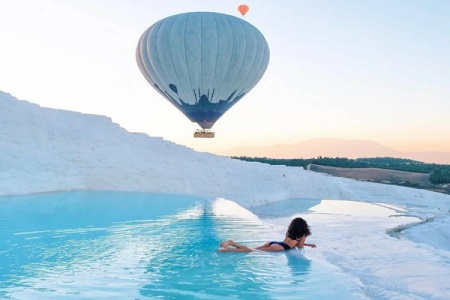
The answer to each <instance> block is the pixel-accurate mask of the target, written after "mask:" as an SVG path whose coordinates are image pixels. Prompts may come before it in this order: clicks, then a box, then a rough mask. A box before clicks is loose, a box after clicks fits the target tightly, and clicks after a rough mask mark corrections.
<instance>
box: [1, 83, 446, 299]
mask: <svg viewBox="0 0 450 300" xmlns="http://www.w3.org/2000/svg"><path fill="white" fill-rule="evenodd" d="M0 120H2V126H0V141H1V143H0V166H1V172H0V220H9V219H10V217H11V216H12V215H14V217H18V218H20V216H22V217H23V214H18V213H17V211H16V209H20V208H21V207H22V205H24V202H23V200H24V199H26V198H25V196H23V195H30V196H33V195H34V197H38V196H39V197H45V195H47V193H52V195H57V193H55V192H56V191H57V192H69V193H68V194H66V195H71V193H70V192H71V191H81V192H80V193H75V194H74V196H75V197H74V198H70V200H75V202H72V201H70V202H71V203H78V204H80V202H77V201H76V199H75V198H77V195H78V196H79V195H83V194H84V195H89V194H88V193H85V192H87V191H109V193H108V194H106V196H104V197H105V198H104V199H106V200H107V201H108V203H110V202H109V200H111V193H113V192H115V191H130V192H145V193H150V194H158V195H161V194H163V195H165V197H166V196H167V197H168V198H171V197H172V199H173V197H174V195H177V196H178V197H179V198H183V199H182V200H188V199H186V197H187V198H191V199H192V197H193V198H194V199H195V198H196V197H200V198H204V199H211V200H213V199H222V200H221V201H220V202H222V203H223V202H224V201H225V202H226V203H225V204H226V205H220V207H221V208H220V209H218V211H219V212H220V213H221V215H222V216H224V217H225V218H226V219H227V220H230V219H231V220H233V218H235V217H237V216H239V215H241V216H249V217H250V216H253V217H254V215H253V214H255V215H257V216H259V218H260V219H261V221H262V222H264V223H265V224H267V225H269V226H270V228H272V229H273V232H271V231H270V230H268V231H267V232H265V231H264V232H263V233H262V234H263V235H264V236H267V238H268V239H269V240H270V239H271V238H274V239H275V238H277V239H278V238H279V237H282V236H283V235H284V234H285V232H286V226H287V224H289V222H290V220H291V219H292V218H293V216H300V217H303V218H305V219H306V220H308V224H309V225H310V226H311V229H312V236H311V237H308V242H310V243H315V244H317V248H314V249H309V248H308V249H305V252H304V255H305V256H306V257H307V258H308V259H311V260H312V262H313V263H315V262H326V263H327V264H329V265H330V266H331V267H332V269H334V270H335V271H336V272H339V273H340V274H342V273H344V274H345V275H344V274H343V275H344V276H340V278H341V279H342V278H344V277H345V278H349V279H351V280H352V282H353V283H355V282H356V284H357V285H358V287H360V291H361V293H360V294H356V295H355V297H354V298H351V299H361V297H359V296H363V297H362V298H363V299H366V298H369V299H374V300H376V299H427V300H432V299H434V300H444V299H446V300H447V299H450V289H449V287H450V286H449V282H450V281H449V278H450V214H449V207H448V203H449V202H450V195H446V194H442V193H435V192H431V191H426V190H423V189H413V188H406V187H400V186H396V185H389V184H377V183H373V182H363V181H357V180H352V179H348V178H339V177H333V176H328V175H326V174H322V173H316V172H312V171H308V170H304V169H303V168H293V167H287V166H271V165H268V164H262V163H251V162H245V161H241V160H235V159H231V158H229V157H224V156H219V155H212V154H209V153H200V152H198V151H193V150H192V149H189V148H186V147H182V146H179V145H177V144H175V143H172V142H168V141H165V140H163V139H160V138H155V137H149V136H148V135H146V134H133V133H130V132H127V131H126V130H125V129H124V128H121V127H120V126H118V125H117V124H114V123H112V122H111V120H109V119H107V118H106V117H103V116H91V115H85V114H81V113H76V112H68V111H62V110H55V109H45V108H40V107H39V106H37V105H35V104H31V103H27V102H25V101H18V100H17V99H16V98H14V97H12V96H10V95H8V94H6V93H2V92H0ZM83 191H84V192H83ZM36 194H38V195H36ZM7 195H22V196H23V197H3V196H7ZM72 195H73V194H72ZM144 195H145V194H144ZM188 195H190V196H191V197H189V196H188ZM144 198H145V199H146V200H148V199H151V198H148V197H147V196H145V197H144ZM179 198H178V199H179ZM32 199H33V201H34V200H37V198H32ZM54 199H55V198H54ZM85 199H86V201H84V202H82V203H85V204H86V205H84V206H82V207H81V206H80V205H78V206H77V205H75V206H77V207H76V208H75V210H74V211H75V212H77V211H80V210H81V211H83V213H85V214H83V219H86V217H87V218H89V216H93V215H95V213H96V211H95V209H94V207H93V206H95V207H96V208H98V206H97V201H92V200H93V199H94V198H92V197H90V196H87V198H85ZM17 200H19V201H17ZM106 200H105V201H106ZM122 200H123V198H122ZM326 200H336V201H337V202H331V203H329V202H330V201H326ZM344 200H354V201H357V202H356V203H355V202H350V201H344ZM150 201H151V200H150ZM13 202H14V203H16V204H17V206H16V205H14V204H13ZM56 202H58V201H56ZM56 202H55V203H56ZM119 202H120V201H119ZM230 202H232V204H233V205H232V206H231V207H230V206H228V204H230ZM88 203H92V206H90V205H89V204H88ZM93 203H96V204H93ZM169 203H170V202H169ZM216 204H218V203H217V202H216ZM316 204H318V205H316ZM330 204H331V206H330ZM124 205H126V206H127V207H128V206H129V202H127V204H124ZM2 206H3V207H5V206H6V209H3V207H2ZM38 206H39V207H38ZM112 206H114V205H112ZM60 207H66V206H65V205H61V203H59V202H58V203H57V204H55V205H51V204H50V205H30V206H27V209H26V210H25V211H26V212H28V213H30V214H33V215H34V216H36V215H35V214H34V213H37V212H44V214H45V215H46V216H47V215H51V216H55V217H56V218H57V217H58V216H60V215H58V214H55V210H57V209H58V208H60ZM66 208H67V207H66ZM116 208H118V207H116ZM119 208H120V207H119ZM139 208H141V209H142V207H139ZM225 208H227V209H225ZM135 209H137V208H136V207H135ZM308 209H309V210H308ZM244 210H245V211H244ZM386 210H387V211H386ZM116 211H117V210H114V209H111V210H110V211H109V213H111V214H114V213H115V212H116ZM49 212H51V213H49ZM72 213H73V211H72ZM244 213H245V214H244ZM5 214H6V215H5ZM75 214H76V213H73V214H71V216H72V217H74V215H75ZM181 214H182V215H184V216H185V217H186V216H192V214H186V213H185V211H182V213H181ZM106 215H108V212H106ZM13 219H14V218H13ZM164 219H165V220H173V219H172V218H170V214H169V217H168V215H164ZM175 219H176V218H175ZM252 219H253V218H252ZM35 220H36V219H33V218H31V219H28V221H29V222H33V221H35ZM58 220H60V219H58ZM249 220H251V219H250V218H249ZM245 221H246V219H244V222H245ZM421 222H423V223H421ZM13 223H14V222H13ZM16 223H17V222H16ZM19 223H20V222H19ZM24 223H27V222H24ZM57 223H58V226H59V225H61V224H60V222H57ZM131 223H133V222H131ZM131 223H127V225H130V224H131ZM134 223H135V224H137V225H138V226H140V225H142V223H136V222H134ZM213 223H214V222H213ZM3 224H4V222H3V223H0V227H1V229H2V230H1V233H0V237H2V234H4V233H5V232H11V231H10V229H11V230H15V231H14V232H15V233H17V234H16V235H15V236H16V237H17V236H19V237H20V236H22V237H23V238H24V239H25V241H26V242H27V243H26V245H23V244H21V245H23V246H25V247H28V246H30V244H29V242H31V243H34V242H36V243H37V244H36V246H37V247H35V248H33V249H34V250H36V249H40V248H39V246H42V244H43V240H44V241H45V238H43V237H42V234H43V233H45V235H47V233H48V231H46V230H42V228H41V229H40V230H38V229H39V228H37V229H36V230H24V227H20V226H19V227H20V228H10V226H8V228H6V231H5V230H3V229H4V227H5V226H4V225H3ZM8 224H10V223H8ZM17 224H18V223H17ZM29 224H31V223H29ZM36 224H42V225H44V226H45V225H46V224H47V223H46V224H43V223H39V222H38V223H34V224H33V225H34V226H37V225H36ZM241 224H242V223H241ZM245 224H247V225H248V224H254V223H245ZM47 225H48V224H47ZM115 225H117V224H114V226H115ZM269 226H268V227H269ZM38 227H39V226H38ZM233 227H234V226H231V228H233ZM244 227H245V226H244ZM71 228H79V226H75V227H73V226H72V227H71ZM83 228H84V227H82V228H81V229H80V230H84V229H83ZM102 228H103V227H102ZM400 229H402V230H400ZM214 230H215V231H216V230H217V231H216V232H217V233H218V236H220V240H224V239H228V238H233V239H236V241H239V242H242V241H244V242H245V243H246V244H247V243H248V244H249V246H251V247H254V246H256V245H254V244H252V242H256V240H259V238H258V239H256V240H255V235H252V236H248V235H246V236H244V234H242V232H240V231H239V232H238V231H237V230H233V229H231V230H230V227H228V226H220V225H218V226H215V227H214ZM24 231H25V232H24ZM71 231H73V230H72V229H71ZM75 231H76V230H75ZM89 231H92V227H89ZM115 232H120V233H118V234H117V235H115V234H112V236H111V238H113V240H114V243H112V244H111V246H112V247H109V248H108V249H112V250H113V254H114V255H112V256H113V257H119V258H120V259H119V260H118V261H116V260H114V259H112V260H110V259H109V258H111V257H112V256H111V253H110V252H108V253H107V255H104V254H105V253H104V252H101V249H105V247H100V248H99V247H97V248H96V246H97V245H98V244H97V242H100V243H102V245H104V242H105V240H104V239H103V238H104V236H102V235H100V237H99V238H100V240H95V238H94V240H92V239H90V238H89V237H90V236H88V237H85V238H86V239H88V240H89V243H88V244H89V245H93V247H94V248H95V251H94V250H93V251H90V250H92V249H93V248H90V246H88V247H84V246H86V245H85V244H83V243H82V244H83V245H84V246H83V247H78V248H77V247H73V244H72V242H73V241H74V240H73V239H72V238H71V237H70V235H67V236H66V237H67V239H68V240H67V241H65V242H64V241H63V240H61V241H60V242H58V245H56V247H44V248H45V249H44V250H45V251H42V253H46V254H48V251H50V252H51V251H54V252H55V253H59V254H61V253H65V254H67V253H66V252H64V249H65V248H67V247H69V248H70V249H78V250H82V251H81V252H79V251H77V253H75V254H74V256H70V255H69V256H67V255H66V256H67V257H70V258H73V259H74V260H75V261H76V262H77V264H71V263H69V264H65V262H66V261H65V260H64V259H63V260H59V259H53V260H52V259H45V260H42V259H41V258H40V257H38V261H36V263H37V264H38V265H39V266H42V267H36V264H35V263H34V260H33V259H32V260H29V259H21V260H17V254H20V253H21V252H17V251H15V250H16V249H17V247H16V248H13V249H12V250H13V251H6V255H7V256H8V257H9V258H10V259H12V260H13V261H14V263H18V264H19V266H20V267H19V269H23V270H25V271H26V270H33V272H31V275H29V273H27V275H26V276H13V277H12V282H13V283H17V285H14V284H13V286H12V287H11V288H8V286H6V288H4V289H2V283H3V282H1V283H0V295H2V292H3V293H5V294H6V295H7V296H8V295H10V296H11V298H14V299H30V298H39V299H47V298H50V297H47V295H48V293H52V295H51V296H54V295H55V293H56V294H58V295H59V294H61V293H64V294H67V297H65V298H70V297H72V296H74V295H75V296H74V297H78V298H80V293H81V295H82V296H81V297H83V296H85V297H84V298H95V296H94V297H90V295H91V294H90V293H95V295H96V296H98V295H99V293H100V294H101V295H104V293H117V291H118V290H117V289H114V288H109V289H106V290H105V286H104V285H103V286H101V287H99V284H104V283H105V281H104V280H105V276H104V275H105V274H110V275H111V276H110V277H108V276H107V278H106V279H107V280H108V281H107V283H111V282H116V281H117V280H119V279H123V278H125V280H126V282H123V281H120V282H119V283H120V284H116V285H113V286H115V287H123V288H126V289H133V288H134V289H139V287H142V282H143V281H142V278H141V277H139V274H142V273H141V271H142V270H143V269H144V270H147V269H146V268H142V266H143V265H142V261H143V260H144V264H145V265H146V262H148V261H149V260H148V259H149V256H146V255H142V254H143V252H140V251H138V253H136V252H134V251H133V250H136V249H138V250H139V249H141V250H142V249H146V250H147V251H144V252H145V253H147V254H149V255H150V259H151V256H152V255H153V254H154V252H152V251H148V249H149V248H148V245H147V244H146V243H144V244H140V241H142V239H137V238H136V236H133V239H132V241H130V243H126V242H125V243H124V242H123V241H124V240H123V234H122V233H123V232H122V231H121V230H118V231H117V230H116V231H115ZM389 232H394V234H392V235H390V234H388V233H389ZM57 233H58V236H60V234H61V231H60V230H58V231H57ZM60 237H61V236H60ZM86 239H83V240H82V242H83V241H84V242H86ZM3 240H4V239H2V241H3ZM145 240H146V239H145ZM6 241H8V238H6ZM33 241H34V242H33ZM136 241H139V243H138V244H136V243H135V242H136ZM152 241H154V239H153V240H152ZM368 241H370V242H369V243H368ZM10 242H11V240H10ZM91 242H93V244H92V243H91ZM176 243H184V244H185V243H186V240H185V239H176V241H175V244H176ZM19 244H20V243H19ZM44 244H45V243H44ZM7 245H8V242H7ZM124 245H127V247H128V248H127V249H129V250H130V251H120V250H119V251H118V252H115V250H114V249H122V250H123V249H124V248H123V246H124ZM374 245H375V246H374ZM1 246H3V244H1ZM1 246H0V249H1ZM15 246H17V245H16V244H15ZM115 246H118V247H115ZM175 246H176V245H175ZM170 247H174V244H173V243H172V244H170ZM170 247H169V249H171V248H170ZM150 248H151V247H150ZM175 248H176V247H175ZM61 249H62V250H61ZM99 249H100V252H98V251H97V250H99ZM46 250H48V251H46ZM164 250H165V251H166V250H167V248H164ZM108 251H109V250H108ZM33 253H37V252H36V251H33ZM52 253H53V252H51V254H52ZM80 253H81V254H80ZM86 253H89V254H92V253H94V258H97V256H95V255H98V258H99V259H98V260H96V259H86V255H84V254H86ZM99 253H100V254H99ZM124 253H125V256H126V257H124ZM179 253H180V252H179V251H173V252H172V254H174V255H175V256H176V257H175V261H176V260H177V259H183V257H182V255H183V254H182V255H181V256H179V255H180V254H179ZM182 253H184V252H182ZM3 254H4V253H2V256H0V265H1V266H2V267H3V266H5V265H6V270H8V266H9V265H8V264H3V263H1V262H2V258H3V257H4V256H3ZM116 254H117V256H116ZM11 255H12V258H11ZM23 257H25V256H23ZM48 257H53V256H52V255H47V256H46V258H48ZM88 257H90V256H88ZM105 257H106V258H107V260H108V263H98V264H91V262H93V261H95V262H102V261H103V259H104V258H105ZM28 258H29V257H28ZM90 258H92V257H90ZM52 261H54V263H55V264H52ZM69 261H70V262H72V261H71V260H69ZM124 261H125V262H127V264H124V263H123V262H124ZM30 262H32V263H31V265H30ZM117 262H119V263H117ZM276 263H277V267H279V268H285V267H286V265H285V263H284V262H283V261H282V260H280V261H278V260H277V261H276ZM71 265H74V266H76V267H75V268H71V267H70V266H71ZM125 265H126V266H127V269H126V276H125V277H121V275H120V274H124V273H123V271H124V270H123V269H122V267H123V266H125ZM133 266H139V267H138V269H133ZM130 268H131V269H130ZM3 270H5V268H3ZM288 270H289V269H288ZM34 271H36V272H34ZM84 271H86V273H85V272H84ZM259 271H260V270H259ZM7 272H8V271H7ZM288 272H289V271H288ZM0 273H2V268H1V267H0ZM147 273H148V272H147ZM99 274H100V277H101V278H100V279H101V280H100V279H99V276H98V275H99ZM214 274H216V273H214ZM0 275H1V274H0ZM49 276H50V277H49ZM67 276H68V277H67ZM69 277H70V278H69ZM175 277H176V276H175ZM54 278H57V279H55V280H51V279H54ZM171 278H172V277H169V279H171ZM66 279H67V280H66ZM144 280H145V281H144V282H147V281H148V280H147V277H145V278H144ZM24 282H26V284H25V285H24ZM61 282H62V283H61ZM48 283H51V284H50V285H51V286H49V285H48ZM59 283H61V284H59ZM122 283H123V284H122ZM90 284H92V285H90ZM80 286H83V288H82V289H80V288H79V287H80ZM345 287H349V286H347V285H346V286H345ZM122 290H123V289H119V291H122ZM30 293H32V294H33V295H37V294H35V293H38V294H39V295H43V296H35V297H30ZM85 293H89V294H88V295H86V294H85ZM128 294H129V293H128ZM108 296H110V294H108ZM97 298H98V297H97ZM109 298H111V297H109ZM117 298H120V296H117ZM346 299H348V298H346Z"/></svg>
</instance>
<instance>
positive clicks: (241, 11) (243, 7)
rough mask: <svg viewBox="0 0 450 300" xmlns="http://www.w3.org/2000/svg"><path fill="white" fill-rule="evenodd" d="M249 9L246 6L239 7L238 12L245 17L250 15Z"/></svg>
mask: <svg viewBox="0 0 450 300" xmlns="http://www.w3.org/2000/svg"><path fill="white" fill-rule="evenodd" d="M248 10H249V7H248V6H247V5H245V4H242V5H239V6H238V11H239V12H240V13H241V14H242V15H245V14H246V13H248Z"/></svg>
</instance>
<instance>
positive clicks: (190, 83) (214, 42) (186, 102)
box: [136, 12, 270, 137]
mask: <svg viewBox="0 0 450 300" xmlns="http://www.w3.org/2000/svg"><path fill="white" fill-rule="evenodd" d="M269 56H270V54H269V46H268V44H267V42H266V40H265V38H264V36H263V35H262V33H261V32H260V31H259V30H258V29H257V28H256V27H255V26H253V25H251V24H250V23H248V22H246V21H244V20H242V19H240V18H236V17H233V16H230V15H225V14H220V13H212V12H192V13H184V14H179V15H174V16H171V17H168V18H165V19H163V20H160V21H158V22H156V23H155V24H153V25H152V26H151V27H150V28H148V29H147V30H146V31H145V32H144V33H143V34H142V36H141V38H140V40H139V43H138V46H137V49H136V60H137V63H138V66H139V69H140V70H141V72H142V74H143V75H144V77H145V79H147V81H148V82H149V83H150V84H151V86H152V87H153V88H155V89H156V90H157V91H158V92H159V93H160V94H161V95H162V96H163V97H165V98H166V99H167V100H169V101H170V102H171V103H172V104H173V105H174V106H175V107H176V108H178V109H179V110H180V111H181V112H182V113H183V114H184V115H185V116H186V117H188V118H189V120H191V121H192V122H195V123H198V125H200V127H201V128H202V130H200V131H197V132H195V133H194V137H214V133H213V132H210V131H209V129H211V127H212V126H213V125H214V123H215V122H216V121H217V120H218V119H219V118H220V117H221V116H222V115H223V114H224V113H225V112H226V111H227V110H228V109H230V108H231V107H232V106H233V105H234V104H236V103H237V102H238V101H239V100H240V99H241V98H242V97H244V96H245V95H246V94H247V93H248V92H249V91H250V90H251V89H252V88H253V87H254V86H255V85H256V84H257V83H258V81H259V80H260V79H261V77H262V76H263V74H264V72H265V71H266V68H267V65H268V64H269Z"/></svg>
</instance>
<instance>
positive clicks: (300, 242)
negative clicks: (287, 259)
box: [297, 235, 316, 248]
mask: <svg viewBox="0 0 450 300" xmlns="http://www.w3.org/2000/svg"><path fill="white" fill-rule="evenodd" d="M305 242H306V235H304V236H302V238H301V239H300V241H298V242H297V247H299V248H303V247H304V246H308V247H311V248H316V244H307V243H305Z"/></svg>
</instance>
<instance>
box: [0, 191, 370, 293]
mask: <svg viewBox="0 0 450 300" xmlns="http://www.w3.org/2000/svg"><path fill="white" fill-rule="evenodd" d="M221 205H223V203H222V204H221ZM233 205H234V206H232V209H229V208H228V209H225V208H224V207H223V206H217V205H214V201H209V200H208V199H202V198H200V197H186V196H176V195H155V194H143V193H108V192H75V193H61V194H48V195H34V196H30V197H3V198H1V199H0V220H1V221H4V220H8V224H9V226H7V227H6V229H4V230H2V231H1V233H0V238H1V239H2V240H3V241H4V242H3V243H1V244H0V253H1V260H2V261H1V264H0V297H1V298H5V299H27V300H28V299H61V298H64V299H123V298H124V297H126V298H128V299H144V298H148V299H153V298H156V297H158V298H163V299H164V298H166V299H173V298H183V299H230V298H238V299H302V298H303V299H365V298H364V296H363V295H362V291H361V288H360V287H359V286H358V285H357V284H355V283H354V282H353V281H352V280H351V279H349V278H348V277H346V276H344V275H343V274H341V273H340V272H339V271H338V270H335V269H333V268H331V267H330V266H328V265H326V264H324V263H322V262H317V261H311V260H308V259H307V258H305V257H304V256H303V255H302V254H301V253H300V252H297V251H294V250H291V251H287V252H279V253H264V252H252V253H246V254H243V253H217V252H216V250H217V247H218V243H219V242H220V241H221V240H224V239H226V238H228V237H233V238H235V239H236V240H237V241H247V243H248V244H249V246H256V245H258V244H260V243H261V241H264V239H266V238H267V235H268V232H271V230H272V229H271V228H270V227H269V226H268V225H267V224H265V223H263V222H261V221H260V220H259V219H257V218H254V216H253V217H252V216H251V215H249V214H242V213H238V211H237V210H239V209H243V208H239V207H237V206H236V204H235V203H234V204H233ZM220 207H222V208H220ZM234 212H235V214H234ZM269 235H271V234H269Z"/></svg>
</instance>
